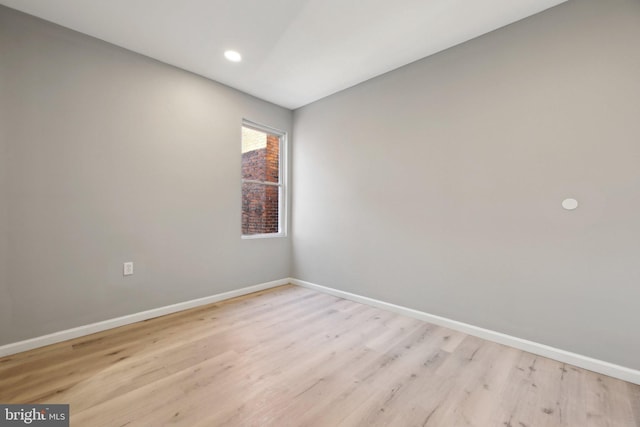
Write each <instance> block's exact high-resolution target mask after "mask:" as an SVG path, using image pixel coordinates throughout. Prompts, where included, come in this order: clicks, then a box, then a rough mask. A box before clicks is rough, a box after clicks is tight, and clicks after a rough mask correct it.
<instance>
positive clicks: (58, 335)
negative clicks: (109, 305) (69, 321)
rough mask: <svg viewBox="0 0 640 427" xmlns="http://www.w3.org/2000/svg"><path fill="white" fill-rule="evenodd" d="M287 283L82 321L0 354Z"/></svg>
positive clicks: (2, 348) (0, 348)
mask: <svg viewBox="0 0 640 427" xmlns="http://www.w3.org/2000/svg"><path fill="white" fill-rule="evenodd" d="M288 283H289V279H281V280H274V281H273V282H266V283H261V284H258V285H254V286H247V287H246V288H242V289H236V290H233V291H229V292H223V293H221V294H216V295H211V296H208V297H204V298H198V299H193V300H190V301H185V302H179V303H177V304H172V305H167V306H164V307H159V308H154V309H151V310H147V311H141V312H139V313H134V314H130V315H127V316H122V317H116V318H115V319H109V320H104V321H102V322H97V323H91V324H89V325H84V326H79V327H77V328H72V329H67V330H64V331H59V332H54V333H52V334H48V335H43V336H40V337H36V338H31V339H28V340H24V341H18V342H15V343H11V344H7V345H3V346H0V357H3V356H8V355H11V354H16V353H20V352H23V351H27V350H32V349H34V348H38V347H44V346H46V345H50V344H55V343H58V342H61V341H66V340H70V339H72V338H78V337H82V336H85V335H90V334H94V333H96V332H101V331H105V330H107V329H112V328H117V327H118V326H124V325H129V324H131V323H135V322H141V321H143V320H147V319H151V318H154V317H159V316H164V315H166V314H171V313H175V312H178V311H182V310H188V309H190V308H194V307H199V306H201V305H207V304H212V303H214V302H218V301H222V300H226V299H229V298H235V297H239V296H242V295H247V294H250V293H253V292H258V291H262V290H265V289H269V288H274V287H276V286H281V285H286V284H288Z"/></svg>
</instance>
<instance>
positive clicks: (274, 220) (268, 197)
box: [242, 182, 280, 235]
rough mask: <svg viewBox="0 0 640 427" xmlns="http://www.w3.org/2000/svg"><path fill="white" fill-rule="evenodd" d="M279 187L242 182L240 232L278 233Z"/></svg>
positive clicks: (247, 233) (245, 233)
mask: <svg viewBox="0 0 640 427" xmlns="http://www.w3.org/2000/svg"><path fill="white" fill-rule="evenodd" d="M279 192H280V187H279V186H277V185H269V184H258V183H252V182H245V183H243V184H242V234H244V235H251V234H268V233H278V232H279V231H280V230H279V229H278V223H279V221H278V207H279V200H278V197H279Z"/></svg>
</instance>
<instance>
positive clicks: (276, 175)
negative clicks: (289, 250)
mask: <svg viewBox="0 0 640 427" xmlns="http://www.w3.org/2000/svg"><path fill="white" fill-rule="evenodd" d="M284 144H285V133H284V132H281V131H279V130H275V129H270V128H268V127H265V126H261V125H257V124H255V123H251V122H249V121H246V120H245V121H243V123H242V236H243V237H246V238H248V237H273V236H283V235H284V234H285V232H284V212H285V203H284V202H285V196H286V193H285V188H284V167H283V165H284V161H283V158H284V156H283V154H284V152H285V150H284Z"/></svg>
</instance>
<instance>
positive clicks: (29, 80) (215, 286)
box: [0, 7, 292, 344]
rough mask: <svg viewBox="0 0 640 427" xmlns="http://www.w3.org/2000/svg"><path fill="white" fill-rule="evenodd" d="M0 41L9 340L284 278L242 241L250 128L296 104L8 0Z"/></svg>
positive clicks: (1, 238) (1, 233) (272, 254)
mask: <svg viewBox="0 0 640 427" xmlns="http://www.w3.org/2000/svg"><path fill="white" fill-rule="evenodd" d="M0 40H2V61H1V63H2V66H1V67H2V68H0V73H1V74H0V75H1V76H2V77H3V79H2V80H3V81H4V83H5V87H4V91H5V92H4V93H2V97H1V98H0V108H2V109H3V114H2V116H1V117H2V120H3V121H5V122H4V123H2V129H3V132H6V141H4V140H0V141H2V145H0V156H1V157H0V162H2V164H1V165H0V167H1V168H2V169H1V170H0V197H2V199H0V255H3V256H2V261H0V262H1V263H2V264H0V268H1V270H2V276H0V278H2V279H1V280H2V281H1V282H0V283H1V285H2V286H0V301H2V304H4V305H3V306H2V307H0V309H1V310H2V319H1V321H2V329H0V332H1V333H2V335H1V336H0V344H3V343H8V342H13V341H17V340H19V339H24V338H29V337H34V336H38V335H42V334H46V333H49V332H53V331H58V330H62V329H66V328H70V327H74V326H79V325H84V324H87V323H91V322H95V321H100V320H104V319H108V318H113V317H116V316H120V315H125V314H130V313H134V312H139V311H142V310H146V309H150V308H155V307H159V306H163V305H167V304H171V303H176V302H180V301H185V300H189V299H193V298H197V297H203V296H208V295H212V294H216V293H219V292H223V291H227V290H231V289H237V288H240V287H243V286H248V285H254V284H257V283H262V282H266V281H270V280H275V279H281V278H283V277H287V276H288V274H289V256H290V254H289V251H290V241H289V239H288V238H275V239H265V240H241V239H240V208H241V197H240V185H239V183H240V127H241V121H242V118H243V117H246V118H248V119H250V120H253V121H255V122H259V123H265V124H268V125H270V126H273V127H276V128H279V129H282V130H285V131H290V128H291V119H292V113H291V111H289V110H286V109H284V108H280V107H277V106H275V105H272V104H269V103H266V102H264V101H261V100H258V99H256V98H252V97H250V96H247V95H245V94H242V93H240V92H238V91H235V90H232V89H230V88H228V87H225V86H222V85H220V84H217V83H215V82H212V81H210V80H207V79H204V78H201V77H198V76H195V75H193V74H190V73H187V72H184V71H182V70H179V69H176V68H173V67H170V66H167V65H164V64H161V63H159V62H156V61H153V60H151V59H149V58H146V57H143V56H140V55H137V54H134V53H131V52H129V51H126V50H123V49H120V48H117V47H114V46H112V45H109V44H107V43H104V42H101V41H98V40H95V39H92V38H90V37H87V36H84V35H81V34H78V33H75V32H73V31H69V30H66V29H63V28H61V27H58V26H55V25H53V24H50V23H46V22H44V21H41V20H38V19H35V18H32V17H29V16H27V15H23V14H20V13H18V12H14V11H12V10H10V9H7V8H4V7H0ZM0 135H1V134H0ZM5 144H6V147H5ZM4 179H6V180H7V182H8V186H7V188H6V193H3V191H4V190H5V189H4V186H3V180H4ZM5 210H7V212H6V213H7V215H8V236H7V231H6V230H5V227H3V224H4V223H5V222H6V221H7V220H6V219H5V218H4V217H5V215H4V211H5ZM7 238H8V242H9V244H8V251H7V253H6V254H3V252H2V250H3V249H2V248H3V244H4V242H5V241H6V240H7ZM124 261H133V262H135V275H134V276H131V277H127V278H125V277H123V276H122V263H123V262H124ZM5 262H6V264H5ZM8 293H9V294H10V296H11V299H10V301H12V304H11V306H10V307H6V303H7V301H9V299H8V298H7V294H8ZM7 313H12V316H11V318H10V319H7V317H8V315H7Z"/></svg>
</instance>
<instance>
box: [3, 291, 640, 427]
mask: <svg viewBox="0 0 640 427" xmlns="http://www.w3.org/2000/svg"><path fill="white" fill-rule="evenodd" d="M0 402H2V403H69V404H71V425H72V426H74V427H78V426H91V427H94V426H116V427H119V426H154V427H155V426H165V425H171V426H189V427H191V426H365V425H366V426H368V425H375V426H399V427H404V426H442V427H460V426H479V427H489V426H497V427H544V426H554V427H556V426H576V427H590V426H610V427H614V426H620V427H623V426H624V427H630V426H640V386H635V385H632V384H628V383H625V382H623V381H620V380H615V379H613V378H609V377H606V376H603V375H599V374H596V373H593V372H589V371H585V370H583V369H579V368H576V367H573V366H570V365H566V364H563V363H560V362H556V361H553V360H550V359H546V358H543V357H539V356H535V355H532V354H529V353H525V352H522V351H519V350H515V349H513V348H509V347H505V346H502V345H499V344H494V343H491V342H488V341H484V340H481V339H478V338H475V337H471V336H468V335H465V334H462V333H459V332H455V331H452V330H449V329H445V328H442V327H438V326H434V325H431V324H427V323H424V322H421V321H418V320H414V319H411V318H407V317H403V316H400V315H397V314H393V313H389V312H385V311H382V310H379V309H376V308H372V307H369V306H366V305H361V304H358V303H354V302H351V301H347V300H343V299H340V298H336V297H333V296H329V295H325V294H321V293H317V292H314V291H311V290H308V289H304V288H300V287H296V286H290V285H289V286H283V287H279V288H275V289H273V290H269V291H264V292H260V293H256V294H252V295H248V296H245V297H241V298H236V299H233V300H229V301H225V302H222V303H217V304H213V305H209V306H206V307H202V308H197V309H193V310H189V311H185V312H181V313H176V314H173V315H169V316H164V317H161V318H157V319H153V320H148V321H145V322H140V323H136V324H133V325H129V326H124V327H121V328H117V329H112V330H110V331H106V332H101V333H98V334H94V335H90V336H87V337H83V338H79V339H75V340H72V341H67V342H64V343H59V344H55V345H52V346H48V347H44V348H41V349H37V350H32V351H29V352H25V353H22V354H19V355H15V356H10V357H6V358H3V359H0Z"/></svg>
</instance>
